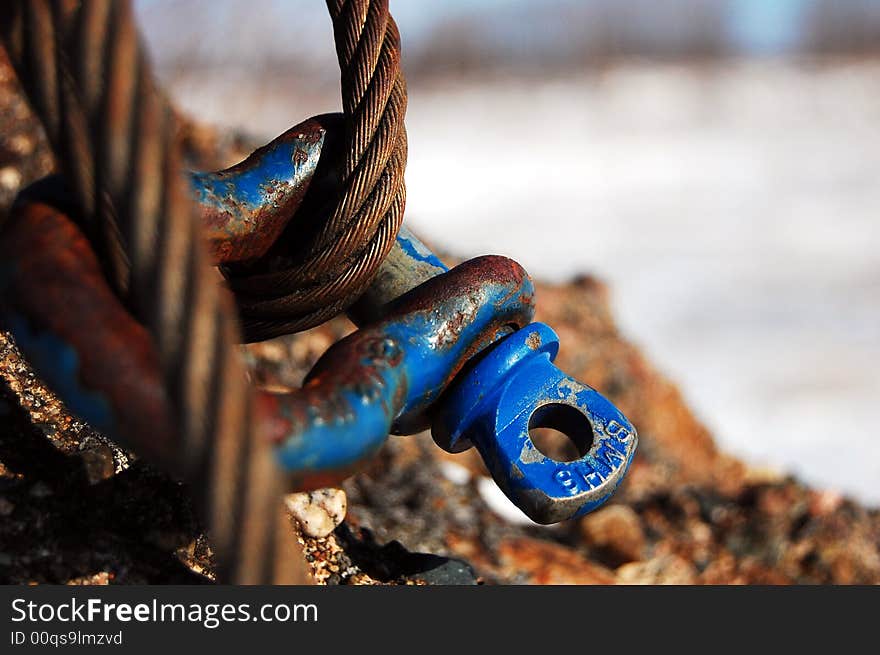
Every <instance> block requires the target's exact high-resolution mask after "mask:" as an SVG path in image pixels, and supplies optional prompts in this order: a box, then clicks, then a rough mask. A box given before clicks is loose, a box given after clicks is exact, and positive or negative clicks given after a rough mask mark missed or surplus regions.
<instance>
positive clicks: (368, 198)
mask: <svg viewBox="0 0 880 655" xmlns="http://www.w3.org/2000/svg"><path fill="white" fill-rule="evenodd" d="M327 7H328V9H329V10H330V15H331V17H332V19H333V29H334V34H335V38H336V52H337V56H338V59H339V66H340V69H341V78H342V81H341V87H342V100H343V103H342V104H343V112H344V115H345V121H346V136H345V142H344V143H343V144H342V148H343V152H344V153H345V155H344V157H343V158H341V161H342V162H343V163H342V165H341V167H340V170H338V171H336V172H335V177H336V179H337V185H338V188H337V190H336V193H335V194H333V198H334V204H333V205H332V206H331V207H316V208H313V209H312V210H311V211H309V210H308V209H305V208H304V210H301V214H304V215H306V216H307V217H308V218H309V219H310V220H309V221H308V224H306V225H304V224H303V222H302V221H300V220H298V221H297V222H296V224H295V225H291V226H289V227H288V229H287V231H286V232H285V234H284V235H282V238H281V239H279V240H278V242H277V243H276V245H275V247H274V248H273V249H272V251H271V252H270V253H269V255H268V256H267V257H265V258H263V259H262V260H261V261H260V262H258V263H257V264H255V265H249V266H246V267H244V266H241V267H235V266H233V267H227V268H225V269H224V271H225V273H226V274H227V277H228V278H229V283H230V286H231V288H232V289H233V290H234V291H235V294H236V299H237V301H238V305H239V312H240V317H241V319H242V325H243V328H244V332H245V338H246V339H247V340H248V341H257V340H261V339H267V338H271V337H274V336H278V335H280V334H286V333H290V332H296V331H299V330H304V329H307V328H309V327H313V326H315V325H318V324H320V323H322V322H324V321H325V320H327V319H328V318H330V317H332V316H334V315H335V314H337V313H339V312H340V311H342V310H344V309H345V308H347V307H348V306H350V305H351V304H353V303H354V301H355V300H357V298H358V297H359V296H360V295H361V294H362V293H363V292H364V290H365V289H366V288H367V286H369V283H370V282H371V281H372V279H373V276H374V275H375V273H376V270H377V268H378V267H379V265H380V264H381V263H382V261H383V260H384V258H385V256H386V255H387V254H388V252H389V251H390V250H391V248H392V246H393V245H394V240H395V237H396V236H397V233H398V231H399V230H400V226H401V223H402V221H403V211H404V205H405V202H406V189H405V186H404V179H403V173H404V168H405V166H406V155H407V141H406V130H405V128H404V115H405V113H406V102H407V100H406V83H405V81H404V77H403V73H402V70H401V66H400V34H399V33H398V30H397V25H396V24H395V23H394V19H393V18H392V17H391V15H390V14H389V11H388V0H347V1H346V0H327ZM309 214H311V216H309Z"/></svg>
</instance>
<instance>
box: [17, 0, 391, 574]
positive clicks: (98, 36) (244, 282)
mask: <svg viewBox="0 0 880 655" xmlns="http://www.w3.org/2000/svg"><path fill="white" fill-rule="evenodd" d="M327 4H328V8H329V9H330V14H331V17H332V19H333V25H334V33H335V37H336V43H337V54H338V58H339V62H340V67H341V71H342V84H341V86H342V90H343V107H344V113H345V117H346V122H347V131H346V144H345V146H346V152H347V156H346V157H345V161H344V164H343V165H342V167H341V170H340V171H339V178H340V181H341V189H342V192H341V193H340V194H339V196H338V200H337V201H336V204H335V207H334V208H333V210H332V211H331V212H329V215H319V216H318V217H317V218H316V219H315V220H316V223H315V224H316V225H317V229H315V230H314V232H313V238H312V239H310V240H306V241H304V242H299V243H294V244H293V245H295V246H297V248H296V257H297V262H296V265H294V266H291V267H289V268H286V269H284V270H282V271H280V272H273V273H270V274H263V275H259V276H251V277H247V276H245V277H241V278H235V277H232V278H231V279H230V286H231V287H232V288H233V290H234V291H235V292H236V294H237V300H238V302H239V311H240V313H241V317H242V321H243V323H244V326H245V330H246V336H247V337H248V339H249V340H254V339H255V338H267V337H268V336H276V335H277V334H282V333H287V332H291V331H295V330H300V329H305V328H307V327H311V326H313V325H317V324H319V323H321V322H323V321H324V320H326V319H328V318H330V317H332V316H333V315H335V314H337V313H339V312H340V311H342V310H343V309H344V308H346V307H347V306H349V305H350V304H352V303H353V302H354V301H355V300H356V299H357V297H359V296H360V295H361V293H362V292H363V291H364V290H365V289H366V287H367V286H368V285H369V283H370V281H371V280H372V277H373V275H374V274H375V272H376V269H377V268H378V266H379V264H381V262H382V260H383V259H384V257H385V255H386V254H387V252H388V251H389V250H390V248H391V247H392V246H393V244H394V239H395V237H396V234H397V231H398V230H399V228H400V224H401V222H402V218H403V207H404V202H405V189H404V186H403V169H404V166H405V162H406V135H405V131H404V128H403V115H404V112H405V107H406V88H405V84H404V81H403V77H402V74H401V72H400V37H399V34H398V32H397V27H396V25H395V24H394V21H393V20H392V19H391V18H390V15H389V12H388V3H387V0H382V1H378V2H371V1H370V0H355V1H342V0H340V1H337V0H328V3H327ZM0 27H2V39H3V44H4V46H5V48H6V49H7V51H8V54H9V57H10V60H11V61H12V63H13V66H14V68H15V69H16V72H17V75H18V77H19V80H20V81H21V83H22V86H23V88H24V90H25V93H26V94H27V96H28V98H29V100H30V102H31V104H32V107H33V108H34V110H35V112H36V114H37V115H38V116H39V118H40V119H41V121H42V123H43V125H44V126H45V130H46V134H47V137H48V140H49V142H50V144H51V146H52V148H53V150H54V152H55V153H56V157H57V159H58V163H59V166H60V168H61V170H62V173H63V174H64V176H65V178H66V180H67V182H68V185H69V186H70V188H71V190H72V191H73V194H74V196H75V198H76V200H77V203H78V206H79V208H80V210H81V216H80V219H81V220H82V221H83V223H84V229H85V230H86V233H87V234H88V236H89V238H90V240H91V241H92V243H93V245H94V247H95V250H96V251H97V252H98V254H99V255H100V256H101V259H102V262H103V265H104V267H105V272H106V275H107V277H108V280H109V281H110V283H111V284H112V285H113V287H114V288H115V289H116V291H117V293H118V294H119V295H120V297H121V298H122V299H123V300H124V301H125V302H126V304H127V306H128V307H129V310H130V311H131V312H132V314H133V316H134V317H135V318H136V319H138V320H139V321H140V322H142V323H143V324H144V325H146V326H147V328H148V329H149V331H150V333H151V335H152V337H153V340H154V342H155V345H156V348H157V351H158V355H159V360H160V363H161V366H162V370H163V375H164V378H165V381H166V386H167V388H168V392H169V397H170V398H171V400H172V404H173V406H174V410H175V414H176V420H177V422H178V425H179V439H178V445H177V447H176V448H175V451H174V452H170V453H167V454H166V455H165V456H164V457H163V460H164V461H161V462H159V464H160V465H162V466H163V467H165V468H167V469H169V470H171V471H173V472H175V473H177V474H180V475H181V476H183V477H184V478H185V479H188V480H190V481H191V482H192V483H193V487H194V491H195V493H196V494H197V502H198V504H199V506H200V508H201V513H202V515H203V517H205V518H206V520H207V523H208V526H209V530H210V533H211V538H212V544H213V546H214V548H215V550H216V551H217V552H218V554H219V562H218V578H219V579H223V580H229V581H233V582H268V581H275V582H283V581H289V580H291V579H296V572H295V571H294V570H293V569H292V568H291V567H290V566H289V565H288V566H285V565H284V563H283V559H284V558H276V557H273V556H272V553H273V551H274V549H275V547H276V546H278V545H279V544H281V543H283V542H284V541H285V537H284V534H288V535H289V534H290V530H289V529H286V527H287V526H286V522H285V521H284V520H279V518H280V517H281V516H282V514H281V512H280V502H279V499H280V494H281V493H282V491H283V479H282V474H281V472H280V471H279V469H278V468H277V467H276V466H275V465H274V462H273V461H272V456H271V453H270V450H269V445H268V444H267V443H264V441H263V440H261V439H259V438H258V437H259V436H258V435H254V434H252V430H251V425H252V420H251V414H252V411H251V409H252V407H251V405H252V398H251V393H250V389H249V387H248V384H247V380H246V377H245V371H244V368H243V365H242V363H241V360H240V357H239V356H238V353H237V352H236V350H235V348H234V344H235V343H238V342H240V341H241V336H242V335H241V333H240V331H239V325H238V323H237V321H236V320H235V313H234V310H233V307H232V303H231V302H230V299H229V297H228V294H226V293H224V292H223V291H222V289H221V288H220V285H218V283H217V282H218V279H217V276H216V275H215V274H214V273H213V271H212V270H211V267H210V266H209V262H208V258H207V256H206V251H205V248H204V245H203V243H202V239H201V238H200V234H199V228H198V223H197V220H196V217H195V215H194V212H193V207H192V203H191V201H190V199H189V196H188V192H187V189H186V186H185V181H184V177H183V175H182V174H181V171H180V168H179V167H180V161H181V157H180V145H179V142H178V138H177V135H176V131H175V122H174V116H173V112H172V109H171V106H170V103H169V102H168V101H167V99H166V98H165V96H164V95H162V94H161V93H160V91H159V89H158V87H157V85H156V82H155V80H154V78H153V76H152V73H151V70H150V66H149V62H148V59H147V56H146V50H145V48H144V46H143V43H142V41H141V39H140V37H139V35H138V32H137V29H136V26H135V22H134V18H133V15H132V11H131V6H130V4H129V2H127V1H125V2H115V1H113V0H85V1H82V2H65V1H64V0H15V1H13V2H9V3H4V6H3V7H2V8H0ZM290 245H291V244H289V243H286V244H285V247H288V248H289V247H290ZM254 293H257V294H258V299H256V300H255V299H254V298H253V296H252V295H251V294H254ZM267 296H270V297H269V298H268V300H267ZM282 548H283V546H282ZM287 559H289V557H288V558H287ZM279 565H280V566H281V569H279V568H278V566H279Z"/></svg>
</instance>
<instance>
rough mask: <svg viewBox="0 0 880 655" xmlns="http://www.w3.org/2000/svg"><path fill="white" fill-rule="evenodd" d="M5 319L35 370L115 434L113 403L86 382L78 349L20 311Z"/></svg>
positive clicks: (75, 409) (71, 405)
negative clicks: (85, 385) (80, 372)
mask: <svg viewBox="0 0 880 655" xmlns="http://www.w3.org/2000/svg"><path fill="white" fill-rule="evenodd" d="M3 320H4V323H5V324H6V326H7V327H8V328H9V331H10V332H12V334H13V335H14V337H15V344H16V345H17V346H18V348H19V350H21V352H22V354H23V355H24V356H25V358H26V359H27V361H28V362H29V363H30V364H31V366H32V367H33V369H34V371H35V372H36V373H37V375H39V377H40V378H41V379H42V380H44V381H45V382H46V383H47V384H48V385H49V387H50V388H51V389H52V391H54V392H55V393H56V394H57V395H58V397H59V398H61V399H62V400H63V401H64V404H65V405H66V406H67V408H68V409H69V410H70V411H71V412H72V413H74V414H76V415H77V416H79V417H80V418H82V419H84V420H85V421H87V422H88V423H89V424H90V425H91V426H92V427H94V428H95V429H96V430H99V431H101V432H104V433H106V434H111V433H112V432H113V428H114V424H115V423H114V420H113V411H112V409H111V407H110V403H109V402H108V401H107V400H106V399H105V398H104V397H103V396H102V395H101V394H99V393H96V392H94V391H92V390H90V389H87V388H86V387H84V386H83V384H82V382H81V381H80V379H79V355H78V354H77V352H76V351H75V350H74V349H73V348H72V347H71V346H69V345H67V344H66V343H65V342H64V341H62V340H61V339H60V338H59V337H57V336H56V335H55V334H53V333H51V332H47V331H44V330H38V329H36V328H34V327H32V326H31V324H30V322H29V321H28V320H27V319H26V318H24V317H23V316H21V315H20V314H18V313H15V312H9V313H7V314H5V315H4V317H3Z"/></svg>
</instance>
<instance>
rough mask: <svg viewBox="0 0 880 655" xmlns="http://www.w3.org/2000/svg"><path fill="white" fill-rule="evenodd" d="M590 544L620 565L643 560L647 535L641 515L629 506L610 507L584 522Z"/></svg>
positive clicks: (588, 516)
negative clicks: (606, 553)
mask: <svg viewBox="0 0 880 655" xmlns="http://www.w3.org/2000/svg"><path fill="white" fill-rule="evenodd" d="M581 532H582V533H583V535H584V537H585V538H586V540H587V542H588V543H589V544H591V545H592V546H596V547H598V548H600V549H602V550H605V551H608V554H609V555H611V556H612V557H613V558H614V559H616V560H618V562H617V563H618V564H624V563H626V562H633V561H636V560H640V559H641V558H642V552H643V551H644V549H645V532H644V530H643V529H642V523H641V521H640V520H639V515H638V514H636V513H635V512H634V511H633V510H632V508H630V507H628V506H626V505H608V506H606V507H603V508H602V509H600V510H598V511H597V512H594V513H593V514H588V515H587V516H586V517H584V519H583V520H582V521H581Z"/></svg>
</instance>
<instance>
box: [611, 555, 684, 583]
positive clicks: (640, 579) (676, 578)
mask: <svg viewBox="0 0 880 655" xmlns="http://www.w3.org/2000/svg"><path fill="white" fill-rule="evenodd" d="M616 573H617V584H630V585H634V584H645V585H657V584H671V585H690V584H695V583H696V582H697V571H696V569H695V568H694V567H693V565H692V564H691V563H690V562H688V561H687V560H686V559H684V558H682V557H679V556H677V555H661V556H659V557H654V558H653V559H649V560H647V561H645V562H631V563H629V564H624V565H623V566H621V567H620V568H619V569H617V572H616Z"/></svg>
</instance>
